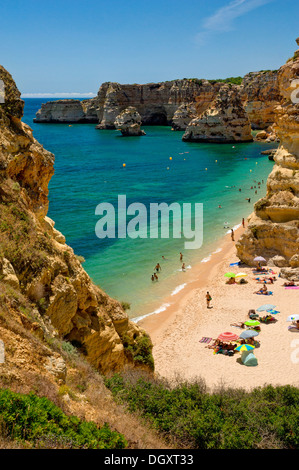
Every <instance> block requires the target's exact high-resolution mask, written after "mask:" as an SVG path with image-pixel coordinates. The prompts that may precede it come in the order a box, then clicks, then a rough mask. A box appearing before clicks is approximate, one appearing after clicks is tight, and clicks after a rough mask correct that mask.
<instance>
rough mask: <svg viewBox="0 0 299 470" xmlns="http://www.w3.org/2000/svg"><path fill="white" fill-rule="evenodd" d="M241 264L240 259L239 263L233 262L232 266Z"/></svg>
mask: <svg viewBox="0 0 299 470" xmlns="http://www.w3.org/2000/svg"><path fill="white" fill-rule="evenodd" d="M240 264H241V263H240V261H238V262H237V263H231V264H230V266H239V265H240Z"/></svg>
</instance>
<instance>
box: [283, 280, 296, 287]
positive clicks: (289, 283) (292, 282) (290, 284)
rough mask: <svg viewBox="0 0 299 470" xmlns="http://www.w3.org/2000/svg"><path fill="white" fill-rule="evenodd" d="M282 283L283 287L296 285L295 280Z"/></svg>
mask: <svg viewBox="0 0 299 470" xmlns="http://www.w3.org/2000/svg"><path fill="white" fill-rule="evenodd" d="M282 285H283V286H285V287H293V286H296V284H295V281H289V282H285V283H284V284H282Z"/></svg>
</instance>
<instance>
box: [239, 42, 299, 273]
mask: <svg viewBox="0 0 299 470" xmlns="http://www.w3.org/2000/svg"><path fill="white" fill-rule="evenodd" d="M297 44H298V45H299V39H297ZM277 80H278V86H279V92H280V94H281V96H282V101H281V104H279V105H278V106H277V107H276V108H275V116H276V117H275V121H276V124H275V126H274V127H275V131H276V133H277V135H278V138H279V139H280V146H279V148H278V150H277V152H276V154H275V156H274V161H275V165H274V168H273V170H272V172H271V174H270V175H269V178H268V181H267V195H266V197H265V198H263V199H261V200H259V201H258V202H257V203H256V204H255V206H254V211H255V212H254V214H252V215H251V217H250V221H249V225H248V229H247V230H246V231H245V233H244V235H243V236H242V237H241V239H240V240H239V242H238V243H237V254H238V257H239V258H240V259H241V260H242V261H244V262H246V263H248V264H252V262H253V259H254V257H255V256H256V255H262V256H263V257H265V258H266V259H267V261H268V262H269V263H270V264H272V265H276V266H280V267H284V266H288V267H292V268H298V267H299V98H298V96H299V92H298V87H299V51H296V53H295V55H294V57H293V58H292V59H289V60H288V62H287V63H286V64H285V65H283V66H282V67H281V68H280V69H279V71H278V76H277ZM296 89H297V91H296Z"/></svg>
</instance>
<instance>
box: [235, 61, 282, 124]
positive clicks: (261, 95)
mask: <svg viewBox="0 0 299 470" xmlns="http://www.w3.org/2000/svg"><path fill="white" fill-rule="evenodd" d="M241 97H242V100H243V101H244V107H245V111H246V113H247V115H248V119H249V121H250V123H251V127H252V129H267V128H269V127H270V126H272V125H273V123H274V122H275V108H276V106H278V105H279V104H280V102H281V99H282V97H281V94H280V91H279V85H278V71H276V70H273V71H272V70H266V71H261V72H251V73H249V74H247V75H245V77H244V78H243V82H242V87H241Z"/></svg>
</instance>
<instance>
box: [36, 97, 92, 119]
mask: <svg viewBox="0 0 299 470" xmlns="http://www.w3.org/2000/svg"><path fill="white" fill-rule="evenodd" d="M34 122H41V123H43V122H49V123H75V122H76V123H85V122H86V123H92V122H97V114H96V109H95V107H94V102H93V100H85V101H79V100H56V101H48V102H47V103H43V104H42V107H41V109H39V110H38V112H37V113H36V116H35V119H34Z"/></svg>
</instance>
